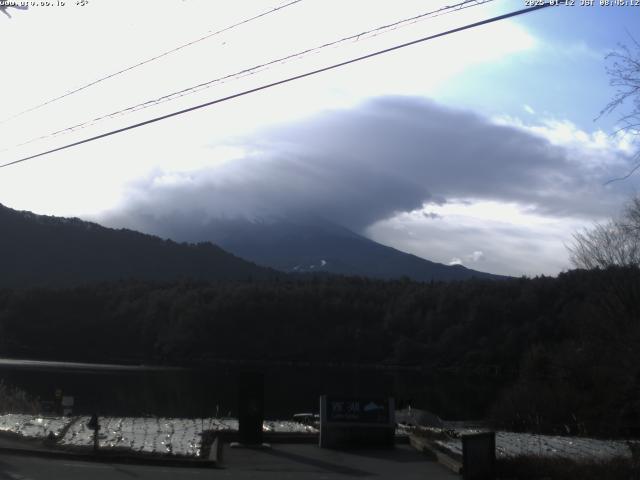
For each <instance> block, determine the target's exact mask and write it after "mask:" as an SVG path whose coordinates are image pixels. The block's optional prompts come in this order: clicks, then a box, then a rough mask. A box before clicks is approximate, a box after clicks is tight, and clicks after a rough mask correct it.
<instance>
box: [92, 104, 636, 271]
mask: <svg viewBox="0 0 640 480" xmlns="http://www.w3.org/2000/svg"><path fill="white" fill-rule="evenodd" d="M213 148H215V149H218V150H219V149H221V148H223V149H224V151H225V152H227V153H229V152H231V153H232V154H233V155H234V158H231V157H229V156H228V157H227V158H226V159H225V160H224V161H220V162H217V163H215V164H213V165H212V166H211V167H208V168H197V169H191V170H189V171H175V170H161V169H158V170H155V171H153V172H151V173H150V174H149V175H147V176H145V177H143V178H139V179H138V180H136V181H135V182H132V183H130V184H129V186H128V188H127V194H126V196H125V197H124V199H123V201H122V202H121V203H120V205H119V206H118V207H117V208H115V209H112V210H110V211H107V212H103V214H102V215H99V216H98V217H97V218H96V219H97V220H98V221H101V222H103V223H106V224H108V225H112V226H127V227H131V228H136V229H140V230H143V231H147V232H150V233H156V234H160V235H165V236H169V237H173V238H176V239H179V240H180V239H190V240H194V239H197V240H206V239H207V238H205V237H204V233H203V232H205V231H206V226H207V223H208V220H209V219H211V218H215V217H223V218H230V217H237V216H242V217H248V218H256V217H259V218H270V217H281V216H298V215H302V216H307V217H320V218H324V219H327V220H330V221H333V222H337V223H339V224H342V225H344V226H346V227H347V228H350V229H352V230H355V231H358V232H360V233H363V234H364V235H366V236H369V237H370V238H372V239H374V240H376V241H379V242H381V243H384V244H387V245H391V246H393V247H395V248H398V249H400V250H403V251H407V252H410V253H414V254H416V255H419V256H421V257H423V258H428V259H430V260H434V261H438V262H443V263H451V262H454V263H458V262H459V263H463V264H465V265H471V264H473V266H475V267H476V268H478V267H479V266H481V269H482V270H486V271H490V272H495V273H504V274H510V275H521V274H523V273H526V274H539V273H546V274H549V273H551V274H553V273H557V272H558V271H560V270H562V269H565V268H568V267H569V263H568V259H567V255H566V249H565V247H564V244H565V243H567V242H568V241H569V240H570V238H571V232H572V231H574V230H576V229H578V228H580V227H582V226H587V225H589V224H590V223H591V222H592V221H593V220H599V219H602V218H605V217H607V216H609V215H612V214H614V213H616V212H617V211H618V210H619V208H620V205H621V204H622V203H623V201H624V200H625V199H626V198H627V197H628V194H629V192H630V191H631V186H630V184H619V185H609V186H606V187H605V186H604V185H603V184H604V182H605V181H606V180H607V179H608V178H610V177H611V176H615V175H617V174H618V173H619V172H622V171H626V169H627V168H628V165H629V162H630V160H631V158H632V155H631V152H632V151H633V149H632V148H631V147H630V146H629V144H628V143H627V140H626V139H621V138H611V137H605V136H603V135H602V134H601V133H600V132H597V131H596V132H593V133H590V132H584V131H581V130H579V129H578V128H577V127H575V126H574V125H573V124H571V123H569V122H566V121H559V120H545V121H541V123H539V124H535V125H529V124H525V123H523V122H521V121H520V120H518V119H507V118H499V119H495V118H493V119H489V118H486V117H481V116H479V115H476V114H474V113H471V112H468V111H463V110H454V109H450V108H446V107H443V106H441V105H438V104H436V103H433V102H430V101H426V100H424V99H420V98H415V97H382V98H378V99H376V100H373V101H369V102H367V103H364V104H362V105H360V106H359V107H358V108H353V109H344V110H332V111H327V112H325V113H323V114H320V115H317V116H314V117H311V118H308V119H306V120H305V121H302V122H298V123H295V124H285V125H281V126H278V127H274V128H270V129H265V130H261V131H258V132H257V133H256V134H255V135H253V136H251V137H238V138H237V139H236V140H235V141H234V142H232V143H230V144H228V145H216V146H215V147H212V149H213Z"/></svg>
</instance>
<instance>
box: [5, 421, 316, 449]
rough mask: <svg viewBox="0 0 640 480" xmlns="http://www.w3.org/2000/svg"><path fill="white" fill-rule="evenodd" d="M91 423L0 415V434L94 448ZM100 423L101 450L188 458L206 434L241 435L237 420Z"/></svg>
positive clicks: (271, 427)
mask: <svg viewBox="0 0 640 480" xmlns="http://www.w3.org/2000/svg"><path fill="white" fill-rule="evenodd" d="M89 420H90V417H88V416H76V417H34V416H33V415H17V414H7V415H0V432H11V433H14V434H17V435H21V436H23V437H27V438H40V439H44V438H47V436H48V435H49V433H50V432H53V434H54V435H55V436H56V438H57V439H58V440H57V445H59V446H63V447H73V448H93V430H91V429H90V428H89V427H88V426H87V424H88V423H89ZM99 423H100V431H99V434H98V443H99V447H100V448H101V449H105V450H108V449H114V450H116V449H117V450H123V451H131V452H141V453H153V454H163V455H180V456H185V457H200V456H201V455H202V432H203V431H206V430H213V431H238V420H237V419H235V418H222V419H219V418H196V419H190V418H143V417H100V419H99ZM65 428H66V431H64V430H65ZM263 429H264V431H265V432H278V433H309V434H314V433H318V430H317V429H316V428H314V427H312V426H309V425H305V424H302V423H299V422H293V421H281V420H269V421H265V422H264V425H263ZM63 431H64V434H62V432H63Z"/></svg>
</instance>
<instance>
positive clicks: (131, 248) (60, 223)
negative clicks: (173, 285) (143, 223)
mask: <svg viewBox="0 0 640 480" xmlns="http://www.w3.org/2000/svg"><path fill="white" fill-rule="evenodd" d="M0 231H2V235H0V287H31V286H48V287H59V286H75V285H82V284H84V283H88V282H97V281H105V280H120V279H128V278H138V279H146V280H178V279H181V278H198V279H202V280H239V279H248V278H253V279H260V278H269V277H273V276H275V275H276V273H275V272H274V271H272V270H270V269H268V268H263V267H259V266H257V265H255V264H253V263H250V262H246V261H244V260H242V259H240V258H238V257H235V256H233V255H231V254H230V253H227V252H225V251H224V250H222V249H221V248H219V247H217V246H215V245H213V244H211V243H200V244H186V243H185V244H179V243H176V242H172V241H169V240H162V239H160V238H158V237H153V236H151V235H144V234H142V233H138V232H134V231H131V230H115V229H111V228H105V227H102V226H100V225H98V224H95V223H91V222H85V221H82V220H79V219H77V218H60V217H50V216H44V215H35V214H33V213H31V212H19V211H16V210H12V209H10V208H7V207H4V206H2V205H0Z"/></svg>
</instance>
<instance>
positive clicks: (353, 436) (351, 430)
mask: <svg viewBox="0 0 640 480" xmlns="http://www.w3.org/2000/svg"><path fill="white" fill-rule="evenodd" d="M395 429H396V421H395V405H394V401H393V398H386V399H384V398H380V397H360V398H348V397H338V396H327V395H323V396H322V397H320V439H319V440H320V447H323V448H339V447H365V446H366V447H372V446H377V447H392V446H393V445H394V443H395Z"/></svg>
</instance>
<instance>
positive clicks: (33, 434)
mask: <svg viewBox="0 0 640 480" xmlns="http://www.w3.org/2000/svg"><path fill="white" fill-rule="evenodd" d="M70 421H71V419H70V418H64V417H38V416H34V415H25V414H20V413H8V414H6V415H0V432H9V433H14V434H16V435H21V436H23V437H26V438H46V437H47V436H48V435H49V433H53V435H55V436H56V437H57V436H59V435H60V432H61V431H62V429H63V428H64V427H65V426H66V425H67V424H68V423H69V422H70Z"/></svg>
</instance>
